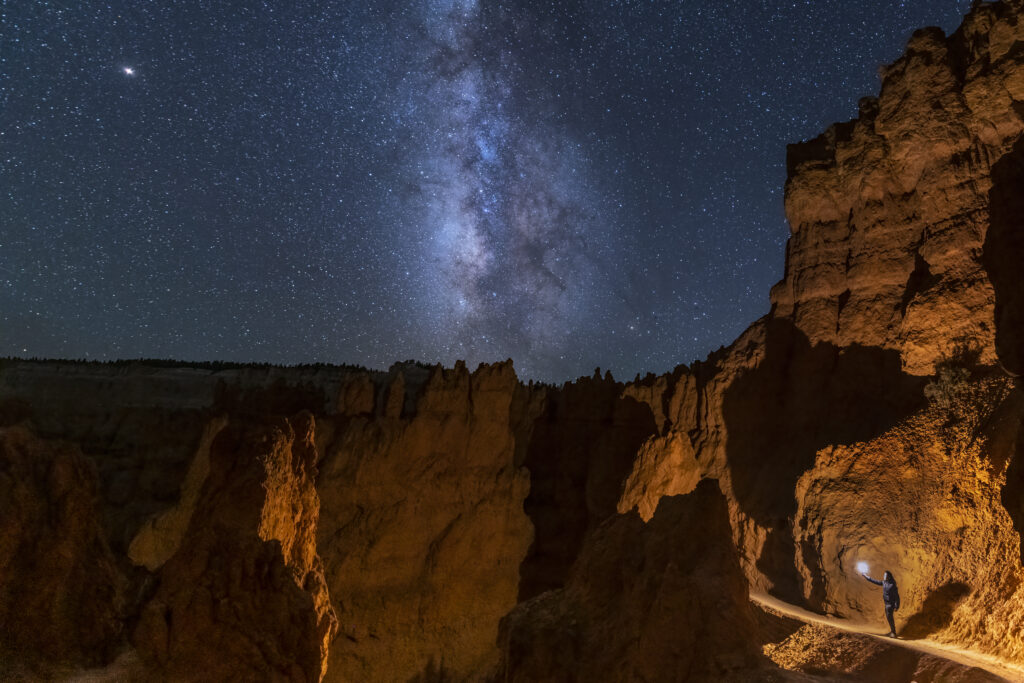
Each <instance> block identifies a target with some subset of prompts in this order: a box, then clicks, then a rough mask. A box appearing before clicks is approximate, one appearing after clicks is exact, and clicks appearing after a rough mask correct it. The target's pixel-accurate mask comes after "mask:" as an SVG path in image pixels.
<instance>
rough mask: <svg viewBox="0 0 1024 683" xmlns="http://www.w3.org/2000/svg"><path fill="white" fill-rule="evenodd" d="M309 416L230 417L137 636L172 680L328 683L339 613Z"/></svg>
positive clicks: (144, 653)
mask: <svg viewBox="0 0 1024 683" xmlns="http://www.w3.org/2000/svg"><path fill="white" fill-rule="evenodd" d="M313 436H314V422H313V418H312V417H311V416H310V415H309V414H305V415H299V416H297V417H296V418H293V419H291V420H286V419H266V418H264V419H259V420H238V421H231V422H228V423H227V424H226V425H225V426H224V427H223V428H222V429H221V430H220V431H219V433H218V434H217V435H216V437H215V438H214V439H213V442H212V444H211V445H210V447H209V452H208V454H204V455H206V456H207V457H208V464H207V467H206V470H207V475H206V478H205V482H204V484H203V487H202V492H201V493H200V494H199V496H198V500H196V501H195V503H194V508H193V510H192V514H191V518H190V521H189V523H188V526H187V529H186V530H185V531H184V533H183V534H182V536H181V538H180V541H179V542H178V544H177V548H176V549H175V550H174V551H173V553H172V554H171V555H170V557H169V558H168V559H167V561H166V563H164V564H163V565H162V566H160V567H159V568H158V569H157V581H158V587H157V589H156V592H155V594H154V595H153V597H152V599H150V600H149V601H148V602H147V603H146V604H145V605H144V606H142V608H141V614H140V618H139V623H138V626H137V627H136V629H135V632H134V634H133V636H132V641H133V643H134V645H135V646H136V647H137V648H138V650H139V654H140V655H141V659H142V661H143V662H144V664H146V665H147V667H149V668H150V669H151V670H153V671H155V672H159V674H160V675H163V676H167V677H168V678H170V679H185V680H199V679H202V678H206V679H208V680H228V679H232V678H249V679H253V680H255V679H259V678H261V677H266V676H270V677H272V678H275V679H277V680H290V681H318V680H320V679H321V677H322V676H323V673H324V671H325V670H326V658H327V652H328V647H329V644H330V642H331V641H332V640H333V638H334V635H335V631H336V630H337V619H336V617H335V613H334V610H333V609H332V607H331V604H330V599H329V597H328V594H327V587H326V582H325V580H324V575H323V566H322V563H321V560H320V557H319V555H318V553H317V546H316V529H317V522H318V517H319V499H318V496H317V494H316V489H315V476H316V447H315V445H314V443H313Z"/></svg>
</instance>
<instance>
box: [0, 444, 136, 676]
mask: <svg viewBox="0 0 1024 683" xmlns="http://www.w3.org/2000/svg"><path fill="white" fill-rule="evenodd" d="M97 489H98V486H97V476H96V469H95V465H94V464H93V463H92V462H91V461H89V460H88V459H87V458H86V457H84V456H83V455H82V453H81V451H79V449H78V448H77V447H76V446H74V445H72V444H69V443H65V442H54V441H47V440H43V439H40V438H38V437H36V436H34V435H33V434H32V433H31V432H29V431H28V430H26V429H24V428H21V427H11V428H5V429H0V624H2V625H3V626H2V628H0V662H2V663H0V677H6V676H7V675H13V674H12V672H11V671H8V670H7V666H5V663H11V662H13V663H16V664H18V665H20V666H21V667H28V668H30V669H31V668H35V667H37V666H38V667H41V668H42V669H43V671H45V670H46V668H47V667H48V666H49V665H50V664H51V663H53V662H61V663H65V664H69V665H82V666H87V665H97V664H100V663H102V662H104V661H106V660H108V659H110V658H111V657H113V655H114V654H115V653H116V652H117V649H118V648H119V646H120V645H121V642H122V638H123V633H122V631H123V628H124V623H123V619H124V616H125V611H126V610H125V608H126V602H127V600H126V597H125V592H126V588H127V581H126V580H125V577H124V576H123V575H122V573H121V571H120V568H119V567H118V565H117V562H116V560H115V558H114V556H113V554H112V553H111V551H110V548H109V546H108V545H107V542H106V537H105V535H104V533H103V529H102V525H101V523H100V508H99V496H98V495H97V494H98V491H97Z"/></svg>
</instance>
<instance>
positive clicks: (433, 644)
mask: <svg viewBox="0 0 1024 683" xmlns="http://www.w3.org/2000/svg"><path fill="white" fill-rule="evenodd" d="M355 386H356V387H360V386H361V387H362V388H361V389H360V388H355V389H354V388H352V387H351V386H350V387H348V388H346V389H345V390H344V392H345V395H346V396H347V397H349V398H348V399H347V400H346V401H344V406H345V407H344V411H345V412H344V413H342V414H341V415H339V416H337V417H335V418H333V420H332V421H330V423H329V424H328V423H326V422H325V423H323V425H322V428H323V429H325V430H331V432H332V433H331V435H328V434H326V433H325V434H324V438H325V439H327V440H328V441H329V443H330V445H329V446H328V447H327V449H326V451H325V456H324V459H323V462H322V463H321V466H320V469H321V475H320V480H319V483H318V486H317V488H318V490H319V492H320V496H321V499H322V501H323V503H322V511H321V520H320V527H319V532H318V545H319V549H320V552H321V554H322V555H323V556H324V558H325V570H326V574H327V577H328V583H329V587H330V592H331V597H332V599H333V600H334V604H335V608H336V610H337V613H338V616H339V620H340V623H341V628H340V635H339V637H338V639H337V640H336V641H335V643H334V645H333V646H332V648H331V658H330V668H329V671H330V672H331V677H332V679H333V680H345V681H384V680H394V681H406V680H424V681H425V680H442V679H443V680H480V679H482V678H483V677H485V676H487V675H489V674H490V673H491V672H492V671H493V669H494V667H495V666H496V664H497V660H498V649H497V646H496V643H497V632H498V622H499V620H500V619H501V617H503V616H504V615H505V614H506V613H507V612H508V611H509V610H511V609H512V607H513V606H514V605H515V604H516V595H517V592H518V588H519V567H520V563H521V562H522V561H523V558H524V556H525V555H526V551H527V548H528V547H529V546H530V543H531V541H532V538H533V528H532V526H531V524H530V520H529V518H528V517H527V516H526V515H525V514H524V512H523V500H524V499H525V498H526V495H527V492H528V490H529V486H530V481H529V475H528V473H527V471H526V470H524V469H523V468H522V467H521V466H520V465H521V462H522V457H523V456H522V454H521V453H518V451H519V450H520V449H521V448H522V445H521V444H522V442H523V441H524V440H525V438H526V437H525V435H522V434H521V431H522V430H524V429H528V426H529V424H531V422H532V417H533V416H534V414H535V412H536V410H537V404H536V402H535V401H533V400H532V399H531V398H530V392H529V390H528V389H526V388H524V387H522V386H521V385H520V384H519V382H518V380H517V379H516V376H515V372H514V371H513V369H512V365H511V363H501V364H496V365H492V366H482V367H481V368H480V369H478V370H477V371H476V372H474V373H470V372H468V371H467V369H466V367H465V366H464V365H463V364H461V363H460V364H458V365H456V367H455V368H454V369H453V370H442V369H441V368H435V369H433V370H429V371H424V369H423V368H416V367H412V368H410V367H408V366H396V368H394V369H393V377H392V380H391V382H390V384H388V385H387V386H386V387H384V389H383V391H382V392H380V393H382V394H383V395H382V396H381V400H380V403H379V404H378V403H377V402H376V401H371V400H370V399H369V395H370V392H369V388H368V387H367V385H366V384H365V383H364V382H361V381H360V382H359V383H358V384H357V385H355ZM372 405H379V406H380V409H381V410H382V413H383V414H380V413H377V414H374V413H373V412H372V411H371V406H372Z"/></svg>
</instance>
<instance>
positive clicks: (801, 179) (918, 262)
mask: <svg viewBox="0 0 1024 683" xmlns="http://www.w3.org/2000/svg"><path fill="white" fill-rule="evenodd" d="M1019 14H1020V6H1019V3H1016V2H1000V3H994V4H986V5H982V6H979V7H977V8H975V10H974V11H972V13H971V14H970V15H969V16H968V17H967V19H966V20H965V21H964V24H963V25H962V26H961V28H960V29H959V30H958V31H957V32H956V33H955V34H953V35H952V36H950V37H948V38H947V37H946V36H944V35H943V33H942V32H941V31H940V30H939V29H934V28H931V29H922V30H920V31H917V32H916V33H915V34H914V36H913V38H911V40H910V42H909V44H908V45H907V52H906V54H905V55H904V56H903V57H902V58H900V59H899V60H897V61H896V62H895V63H894V64H892V65H890V66H888V67H886V68H885V69H883V70H882V79H883V83H882V90H881V93H880V95H879V97H877V98H867V99H865V100H862V102H861V116H860V118H859V119H857V120H855V121H851V122H849V123H844V124H836V125H834V126H832V127H831V128H830V129H829V130H828V131H827V132H826V133H825V134H823V135H822V136H821V137H819V138H817V139H815V140H812V141H810V142H805V143H801V144H798V145H791V146H790V149H789V170H790V177H789V180H788V182H787V185H786V213H787V216H788V218H789V222H790V226H791V229H792V236H791V237H790V240H789V244H788V246H787V249H786V273H785V278H784V279H783V281H782V282H780V283H779V284H778V285H776V287H775V288H774V289H773V290H772V304H773V308H774V313H775V315H776V316H781V317H786V318H788V319H790V320H792V321H793V322H794V324H795V325H796V326H797V328H799V329H800V330H801V331H803V332H804V333H805V334H806V335H807V337H808V339H809V340H810V341H811V343H812V344H816V343H818V342H828V343H831V344H834V345H836V346H839V347H844V348H845V347H849V346H851V345H853V344H860V345H863V346H868V347H874V348H880V349H892V350H895V351H897V352H898V353H899V357H900V360H901V362H902V365H903V368H904V369H905V370H906V372H908V373H910V374H915V375H930V374H932V373H933V371H934V367H935V363H936V362H937V361H939V360H941V359H943V358H944V357H948V356H949V355H951V354H952V353H953V351H954V350H955V349H956V348H957V347H960V346H967V347H969V348H972V349H976V350H978V351H979V352H980V353H981V361H982V362H984V363H993V362H995V360H996V356H995V347H994V344H993V339H994V335H995V333H996V330H995V327H994V325H993V307H994V305H995V292H994V288H993V285H994V284H996V286H998V283H994V282H992V280H991V278H990V275H989V273H988V272H986V269H985V265H984V263H983V258H982V254H983V246H984V243H985V238H986V233H987V231H988V230H989V226H990V224H991V223H992V220H993V218H996V217H998V214H999V213H1000V212H1001V211H1004V212H1005V211H1007V210H1011V207H1005V206H999V205H997V204H999V203H1000V202H1001V200H1000V201H999V202H997V198H996V197H991V198H990V195H991V194H996V195H998V194H1000V193H1006V192H1007V190H1006V188H1005V187H1004V188H1000V187H997V186H996V185H995V183H998V182H1002V183H1003V185H1004V186H1005V185H1007V184H1009V183H1012V182H1013V181H1012V179H1005V178H1003V179H1001V178H999V177H998V176H999V174H995V173H993V165H994V164H998V163H999V162H1000V160H1001V159H1003V158H1004V157H1005V156H1006V155H1007V154H1008V153H1009V152H1011V150H1012V148H1013V146H1014V144H1015V143H1016V141H1017V140H1018V138H1019V137H1020V135H1021V132H1022V131H1024V122H1022V120H1021V116H1020V114H1021V111H1022V109H1021V107H1022V106H1024V105H1022V102H1024V58H1022V55H1021V54H1020V50H1019V44H1020V43H1019V42H1018V41H1020V40H1022V39H1024V25H1021V24H1020V23H1019V21H1018V20H1019ZM1017 196H1019V193H1018V195H1017ZM990 199H991V201H990ZM1018 201H1019V200H1018ZM994 214H995V215H994ZM1018 226H1019V223H1018Z"/></svg>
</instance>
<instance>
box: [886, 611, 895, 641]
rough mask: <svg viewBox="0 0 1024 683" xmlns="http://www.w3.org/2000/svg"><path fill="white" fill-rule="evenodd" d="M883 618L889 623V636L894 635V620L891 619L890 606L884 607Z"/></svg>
mask: <svg viewBox="0 0 1024 683" xmlns="http://www.w3.org/2000/svg"><path fill="white" fill-rule="evenodd" d="M885 618H886V619H887V620H888V621H889V635H891V636H894V635H896V620H895V619H893V618H892V605H886V606H885Z"/></svg>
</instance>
